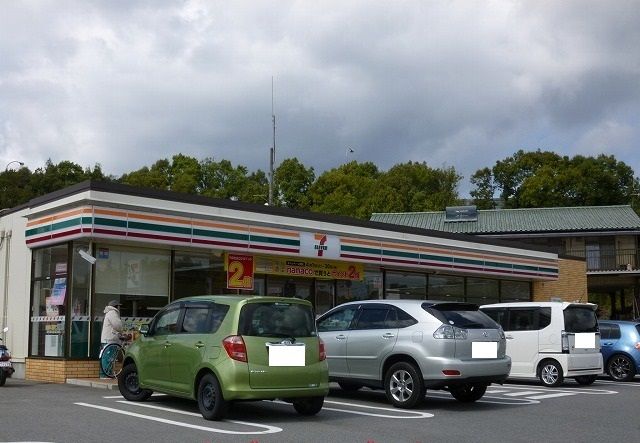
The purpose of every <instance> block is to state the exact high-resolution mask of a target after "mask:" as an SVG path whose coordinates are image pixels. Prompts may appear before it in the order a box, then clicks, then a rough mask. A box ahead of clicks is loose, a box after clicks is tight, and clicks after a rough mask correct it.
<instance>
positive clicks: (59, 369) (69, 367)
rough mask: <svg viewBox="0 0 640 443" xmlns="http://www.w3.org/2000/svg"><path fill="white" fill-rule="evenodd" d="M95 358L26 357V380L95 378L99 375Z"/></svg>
mask: <svg viewBox="0 0 640 443" xmlns="http://www.w3.org/2000/svg"><path fill="white" fill-rule="evenodd" d="M98 363H99V362H98V361H97V360H62V359H50V358H49V359H46V358H35V357H30V358H27V362H26V378H27V380H37V381H45V382H50V383H64V382H66V380H67V379H69V378H97V377H98V376H99V375H100V368H99V364H98Z"/></svg>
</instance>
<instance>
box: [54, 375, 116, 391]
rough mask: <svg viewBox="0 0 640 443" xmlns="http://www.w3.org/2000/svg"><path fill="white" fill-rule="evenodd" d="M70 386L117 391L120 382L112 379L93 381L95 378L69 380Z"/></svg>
mask: <svg viewBox="0 0 640 443" xmlns="http://www.w3.org/2000/svg"><path fill="white" fill-rule="evenodd" d="M66 383H67V384H68V385H76V386H85V387H88V388H98V389H110V390H111V389H117V388H118V382H117V381H116V380H111V379H93V378H68V379H67V382H66Z"/></svg>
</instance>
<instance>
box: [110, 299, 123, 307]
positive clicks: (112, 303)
mask: <svg viewBox="0 0 640 443" xmlns="http://www.w3.org/2000/svg"><path fill="white" fill-rule="evenodd" d="M107 306H113V307H114V308H115V307H117V306H122V303H120V301H118V300H111V301H110V302H109V304H108V305H107Z"/></svg>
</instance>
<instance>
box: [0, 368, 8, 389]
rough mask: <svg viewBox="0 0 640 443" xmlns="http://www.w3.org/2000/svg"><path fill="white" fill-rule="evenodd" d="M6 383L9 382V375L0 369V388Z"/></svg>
mask: <svg viewBox="0 0 640 443" xmlns="http://www.w3.org/2000/svg"><path fill="white" fill-rule="evenodd" d="M6 382H7V374H5V373H4V371H3V370H1V369H0V386H4V384H5V383H6Z"/></svg>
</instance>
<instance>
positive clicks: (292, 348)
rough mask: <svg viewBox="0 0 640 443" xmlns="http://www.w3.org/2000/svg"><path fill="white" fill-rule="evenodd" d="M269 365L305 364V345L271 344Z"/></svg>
mask: <svg viewBox="0 0 640 443" xmlns="http://www.w3.org/2000/svg"><path fill="white" fill-rule="evenodd" d="M268 346H269V366H304V365H305V345H304V343H301V344H295V345H281V344H273V343H270V344H269V345H268Z"/></svg>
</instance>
